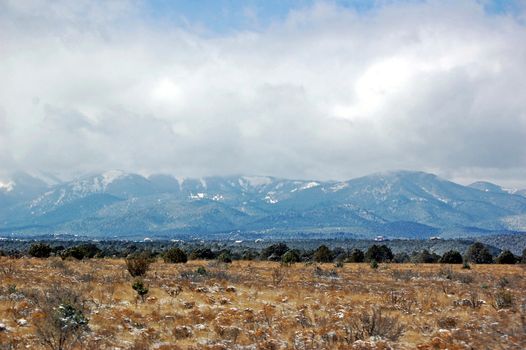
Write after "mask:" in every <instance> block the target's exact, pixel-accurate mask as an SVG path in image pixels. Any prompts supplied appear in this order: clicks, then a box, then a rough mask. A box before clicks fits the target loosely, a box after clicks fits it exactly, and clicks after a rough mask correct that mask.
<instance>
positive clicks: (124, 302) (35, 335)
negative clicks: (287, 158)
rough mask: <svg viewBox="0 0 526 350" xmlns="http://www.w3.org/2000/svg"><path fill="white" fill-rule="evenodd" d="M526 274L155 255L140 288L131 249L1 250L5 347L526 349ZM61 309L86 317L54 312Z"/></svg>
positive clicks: (517, 268)
mask: <svg viewBox="0 0 526 350" xmlns="http://www.w3.org/2000/svg"><path fill="white" fill-rule="evenodd" d="M199 267H204V270H203V269H200V271H199V272H200V273H198V272H197V269H198V268H199ZM525 276H526V270H525V265H511V266H510V265H477V266H472V267H471V269H470V270H464V269H462V268H461V266H460V265H454V266H450V265H439V264H429V265H424V264H419V265H415V264H380V266H379V267H378V268H377V269H372V268H371V267H370V266H369V265H368V264H344V265H343V267H336V266H335V265H334V264H321V265H320V264H303V263H298V264H295V265H292V266H281V265H280V264H279V263H275V262H260V261H234V262H233V263H232V264H220V263H217V262H215V261H189V262H188V263H186V264H168V263H164V262H161V261H158V262H155V263H153V264H152V265H151V266H150V270H149V271H148V273H147V274H146V276H144V278H143V281H144V285H145V286H146V287H147V288H148V293H147V294H146V295H145V296H144V298H138V297H137V293H136V291H135V290H134V289H132V284H133V283H134V281H135V279H134V278H133V277H131V276H130V275H129V273H128V271H127V269H126V264H125V261H124V260H118V259H91V260H85V261H70V260H66V261H62V260H60V259H59V258H50V259H36V258H21V259H9V258H1V260H0V281H1V289H0V322H1V323H2V325H0V344H1V345H0V349H46V348H48V349H50V348H53V347H54V348H57V349H59V348H62V349H360V350H361V349H364V350H365V349H525V348H526V320H525V317H526V310H525V308H526V305H525V304H526V277H525ZM65 305H70V306H71V307H72V308H71V310H70V311H71V312H69V314H68V313H67V311H68V310H69V309H67V307H66V306H65ZM73 307H74V308H73ZM59 311H60V312H63V313H62V314H61V315H65V314H67V315H69V316H67V317H69V318H68V320H70V321H71V320H75V321H76V322H77V323H78V324H76V325H74V326H72V323H71V322H70V323H64V322H65V321H64V319H61V320H62V321H64V322H62V323H61V322H58V324H57V320H56V319H54V318H53V317H52V314H53V313H57V312H59ZM64 317H65V316H64ZM84 317H85V318H84ZM86 321H87V325H86V324H84V323H85V322H86ZM53 322H55V323H53ZM68 322H69V321H68ZM66 324H67V325H69V326H68V327H70V328H67V329H66V328H65V327H66V326H65V325H66ZM79 324H80V325H79ZM57 337H58V338H57ZM57 339H58V341H57ZM46 342H47V343H46ZM53 344H54V345H53Z"/></svg>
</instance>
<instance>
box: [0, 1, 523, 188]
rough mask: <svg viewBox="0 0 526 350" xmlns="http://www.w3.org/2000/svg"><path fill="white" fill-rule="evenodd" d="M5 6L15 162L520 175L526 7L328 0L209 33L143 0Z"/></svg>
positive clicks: (298, 173) (6, 96)
mask: <svg viewBox="0 0 526 350" xmlns="http://www.w3.org/2000/svg"><path fill="white" fill-rule="evenodd" d="M0 13H1V14H0V42H1V43H2V46H1V47H0V53H1V54H0V76H1V77H2V79H1V80H0V151H1V152H0V161H1V162H2V166H3V167H4V169H3V170H4V171H6V170H15V169H22V170H30V171H35V170H39V171H46V172H58V173H61V174H67V175H69V174H75V173H82V172H87V171H100V170H106V169H112V168H119V169H125V170H130V171H141V172H172V173H175V174H179V175H182V176H200V175H210V174H232V173H244V174H265V175H276V176H287V177H296V178H298V177H301V178H319V179H325V178H350V177H353V176H358V175H363V174H366V173H369V172H374V171H382V170H388V169H400V168H410V169H421V170H429V171H435V172H438V173H439V174H442V175H445V176H448V177H451V178H458V179H463V180H465V181H467V180H468V179H472V178H473V179H474V178H485V177H491V178H492V179H494V180H495V181H498V182H501V183H503V184H523V185H525V186H526V183H524V182H522V181H524V180H523V179H524V175H525V174H526V141H525V140H526V84H525V83H524V79H523V78H522V76H523V73H524V71H526V28H525V27H524V26H523V25H522V24H520V23H519V22H517V20H516V18H521V17H523V15H522V14H518V15H517V16H516V17H515V18H511V17H507V16H495V15H487V14H486V13H485V12H484V10H483V9H482V7H481V5H480V4H479V3H478V2H476V1H463V2H457V1H428V2H424V3H399V4H396V3H395V4H391V5H386V6H383V7H381V8H378V9H376V10H373V11H372V12H368V13H366V14H358V13H356V12H354V11H352V10H348V9H343V8H338V7H336V6H334V5H330V4H325V3H319V4H316V5H314V6H313V7H311V8H307V9H304V10H295V11H293V12H291V13H290V14H289V16H288V17H287V18H286V20H285V21H284V22H280V23H278V22H276V23H273V24H272V25H271V26H269V27H268V28H266V29H262V30H260V31H257V32H250V31H246V32H235V33H228V34H220V35H219V34H218V35H215V36H210V35H207V36H204V35H202V34H200V33H201V31H197V30H196V31H193V30H192V29H188V28H191V26H188V27H187V28H186V29H184V28H177V27H174V26H170V25H169V24H167V23H166V22H162V23H160V24H156V23H153V22H152V21H147V20H145V19H143V18H142V17H141V7H140V5H137V3H135V2H93V1H75V2H71V1H64V2H61V1H59V2H53V3H51V4H50V3H48V2H40V1H11V2H3V4H1V5H0ZM488 174H489V175H488Z"/></svg>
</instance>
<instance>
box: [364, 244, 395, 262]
mask: <svg viewBox="0 0 526 350" xmlns="http://www.w3.org/2000/svg"><path fill="white" fill-rule="evenodd" d="M393 257H394V256H393V252H392V251H391V249H390V248H389V247H388V246H386V245H385V244H383V245H381V246H378V245H376V244H373V245H372V246H371V247H369V249H367V252H366V253H365V260H366V261H372V260H376V261H377V262H387V261H391V260H393Z"/></svg>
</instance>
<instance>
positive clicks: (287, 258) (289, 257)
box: [281, 249, 300, 265]
mask: <svg viewBox="0 0 526 350" xmlns="http://www.w3.org/2000/svg"><path fill="white" fill-rule="evenodd" d="M299 261H300V255H299V254H298V252H297V251H296V250H294V249H293V250H289V251H288V252H286V253H285V254H283V256H282V257H281V262H282V263H283V264H285V265H291V264H294V263H297V262H299Z"/></svg>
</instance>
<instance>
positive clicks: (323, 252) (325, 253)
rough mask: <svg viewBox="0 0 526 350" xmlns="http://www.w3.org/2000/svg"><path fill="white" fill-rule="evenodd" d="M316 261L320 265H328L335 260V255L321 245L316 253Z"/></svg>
mask: <svg viewBox="0 0 526 350" xmlns="http://www.w3.org/2000/svg"><path fill="white" fill-rule="evenodd" d="M314 260H315V261H316V262H319V263H327V262H331V261H333V260H334V254H333V253H332V251H331V250H330V249H329V247H327V246H326V245H321V246H319V247H318V249H316V251H314Z"/></svg>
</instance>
